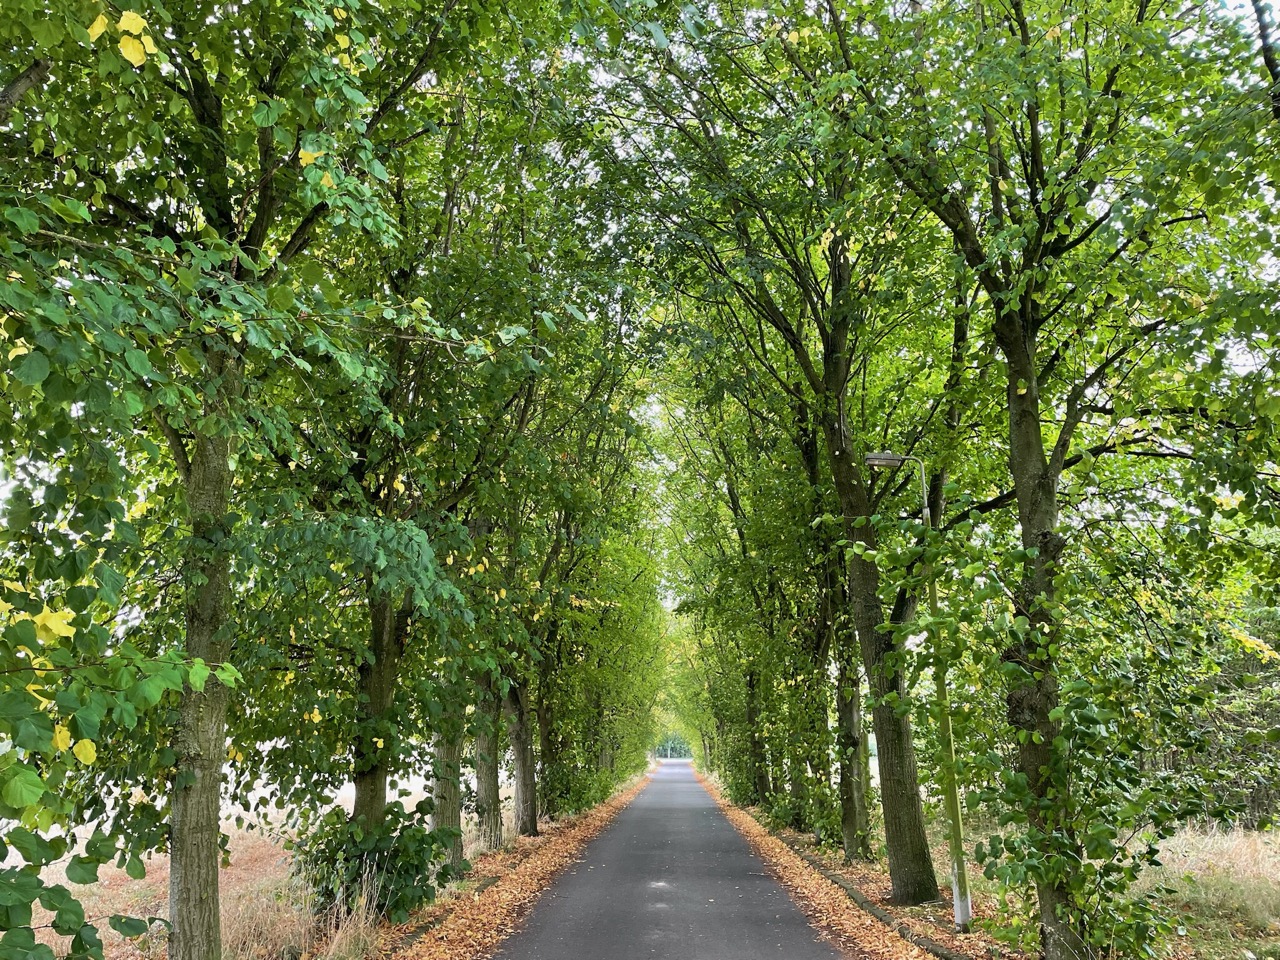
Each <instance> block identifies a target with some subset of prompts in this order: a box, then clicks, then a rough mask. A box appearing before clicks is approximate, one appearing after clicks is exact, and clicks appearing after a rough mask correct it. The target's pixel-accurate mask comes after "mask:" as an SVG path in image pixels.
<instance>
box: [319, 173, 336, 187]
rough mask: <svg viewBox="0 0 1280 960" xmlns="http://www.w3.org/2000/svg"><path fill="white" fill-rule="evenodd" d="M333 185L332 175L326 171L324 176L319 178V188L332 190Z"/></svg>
mask: <svg viewBox="0 0 1280 960" xmlns="http://www.w3.org/2000/svg"><path fill="white" fill-rule="evenodd" d="M333 185H334V184H333V175H332V174H330V173H329V172H328V171H327V170H326V171H325V174H324V176H323V177H321V178H320V186H322V187H329V188H330V189H332V187H333Z"/></svg>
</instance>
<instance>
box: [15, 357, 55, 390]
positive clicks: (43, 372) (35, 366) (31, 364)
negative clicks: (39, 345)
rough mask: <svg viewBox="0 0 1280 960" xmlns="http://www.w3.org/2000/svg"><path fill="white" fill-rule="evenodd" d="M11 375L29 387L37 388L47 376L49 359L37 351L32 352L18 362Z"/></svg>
mask: <svg viewBox="0 0 1280 960" xmlns="http://www.w3.org/2000/svg"><path fill="white" fill-rule="evenodd" d="M13 375H14V376H15V377H17V378H18V380H19V381H21V382H22V383H25V384H26V385H27V386H29V387H35V386H38V385H40V384H41V383H43V382H44V379H45V377H47V376H49V358H48V357H46V356H45V355H44V354H43V353H41V352H40V351H38V350H32V351H31V352H30V353H28V354H24V355H23V357H22V359H21V360H19V361H18V363H17V366H15V367H14V368H13Z"/></svg>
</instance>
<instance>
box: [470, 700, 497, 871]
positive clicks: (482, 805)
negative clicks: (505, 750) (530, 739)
mask: <svg viewBox="0 0 1280 960" xmlns="http://www.w3.org/2000/svg"><path fill="white" fill-rule="evenodd" d="M479 690H480V692H479V698H478V700H477V702H476V756H475V762H476V816H477V817H478V818H479V821H480V843H481V845H482V846H483V847H485V848H486V849H488V850H496V849H497V848H498V847H500V846H502V796H501V794H500V793H499V787H498V760H499V757H498V750H499V746H498V744H499V734H500V727H499V720H500V717H499V710H498V700H497V697H496V696H495V695H494V691H493V681H492V679H490V678H487V677H486V678H485V679H484V680H483V681H481V683H480V688H479Z"/></svg>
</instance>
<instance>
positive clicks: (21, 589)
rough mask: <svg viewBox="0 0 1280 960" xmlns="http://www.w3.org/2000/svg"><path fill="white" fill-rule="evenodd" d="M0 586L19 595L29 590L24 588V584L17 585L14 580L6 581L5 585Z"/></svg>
mask: <svg viewBox="0 0 1280 960" xmlns="http://www.w3.org/2000/svg"><path fill="white" fill-rule="evenodd" d="M0 585H2V586H4V588H5V589H6V590H16V591H17V592H18V593H26V592H27V588H26V587H24V586H23V585H22V584H20V583H15V582H14V581H12V580H5V581H4V583H3V584H0Z"/></svg>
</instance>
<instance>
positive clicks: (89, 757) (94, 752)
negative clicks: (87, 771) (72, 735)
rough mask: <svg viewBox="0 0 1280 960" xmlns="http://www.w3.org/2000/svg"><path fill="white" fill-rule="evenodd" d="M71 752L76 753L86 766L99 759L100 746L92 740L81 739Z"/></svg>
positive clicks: (77, 757)
mask: <svg viewBox="0 0 1280 960" xmlns="http://www.w3.org/2000/svg"><path fill="white" fill-rule="evenodd" d="M71 752H72V753H74V754H75V755H76V759H77V760H79V761H80V762H81V763H83V764H84V765H85V766H86V767H87V766H88V765H89V764H91V763H93V761H95V760H97V759H98V748H97V746H96V745H95V744H94V742H93V741H92V740H80V741H78V742H77V743H76V745H75V746H74V747H72V748H71Z"/></svg>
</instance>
